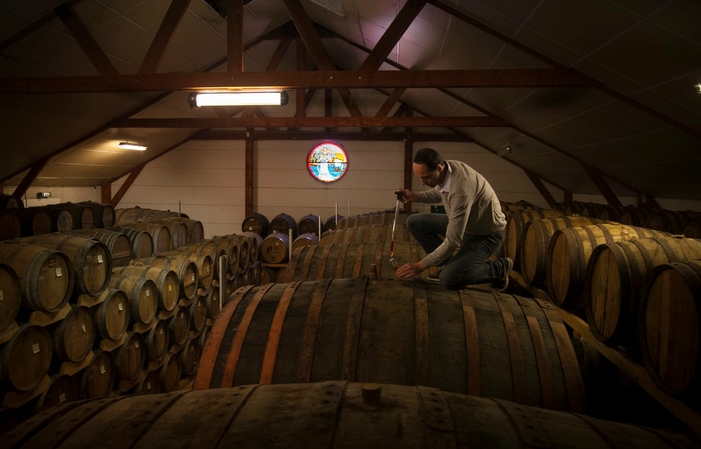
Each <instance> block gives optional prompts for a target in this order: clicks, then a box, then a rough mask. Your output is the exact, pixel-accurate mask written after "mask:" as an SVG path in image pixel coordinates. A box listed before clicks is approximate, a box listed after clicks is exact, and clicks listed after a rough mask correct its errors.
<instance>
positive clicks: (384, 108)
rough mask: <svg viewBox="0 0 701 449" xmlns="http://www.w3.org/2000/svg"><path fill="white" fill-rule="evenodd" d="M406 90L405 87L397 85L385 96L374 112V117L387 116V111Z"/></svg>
mask: <svg viewBox="0 0 701 449" xmlns="http://www.w3.org/2000/svg"><path fill="white" fill-rule="evenodd" d="M405 91H406V89H405V88H403V87H399V88H397V89H394V90H393V91H392V93H391V94H389V96H388V97H387V100H385V102H384V104H383V105H382V106H381V107H380V109H379V110H378V111H377V114H375V117H387V114H389V111H391V110H392V108H393V107H394V105H395V104H397V102H398V101H399V99H400V98H401V96H402V95H403V94H404V92H405Z"/></svg>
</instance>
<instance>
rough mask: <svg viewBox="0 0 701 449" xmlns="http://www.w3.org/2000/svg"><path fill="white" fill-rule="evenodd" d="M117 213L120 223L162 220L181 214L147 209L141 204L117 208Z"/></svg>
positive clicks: (118, 222)
mask: <svg viewBox="0 0 701 449" xmlns="http://www.w3.org/2000/svg"><path fill="white" fill-rule="evenodd" d="M115 213H116V217H117V224H118V225H124V224H125V223H137V222H142V221H148V220H160V219H163V218H168V217H179V216H180V215H179V214H178V213H177V212H171V211H165V210H156V209H146V208H142V207H139V206H136V207H132V208H128V209H117V210H116V211H115Z"/></svg>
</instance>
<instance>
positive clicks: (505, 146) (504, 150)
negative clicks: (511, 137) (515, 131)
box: [497, 140, 514, 157]
mask: <svg viewBox="0 0 701 449" xmlns="http://www.w3.org/2000/svg"><path fill="white" fill-rule="evenodd" d="M513 151H514V144H513V143H511V142H509V141H508V140H503V141H502V142H501V144H500V145H499V149H498V150H497V156H502V157H503V156H506V155H507V154H511V153H512V152H513Z"/></svg>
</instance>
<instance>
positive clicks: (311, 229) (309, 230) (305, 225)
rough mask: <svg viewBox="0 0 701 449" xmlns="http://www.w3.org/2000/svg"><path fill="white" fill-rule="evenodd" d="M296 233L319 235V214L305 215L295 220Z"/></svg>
mask: <svg viewBox="0 0 701 449" xmlns="http://www.w3.org/2000/svg"><path fill="white" fill-rule="evenodd" d="M297 233H298V234H299V235H302V234H314V235H316V236H317V237H318V236H319V216H318V215H313V214H309V215H305V216H304V217H302V218H300V219H299V221H298V222H297Z"/></svg>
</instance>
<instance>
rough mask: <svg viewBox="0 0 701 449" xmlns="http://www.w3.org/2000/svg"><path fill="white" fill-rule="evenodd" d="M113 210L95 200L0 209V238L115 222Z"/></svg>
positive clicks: (65, 230)
mask: <svg viewBox="0 0 701 449" xmlns="http://www.w3.org/2000/svg"><path fill="white" fill-rule="evenodd" d="M114 214H115V212H114V209H113V208H112V207H111V206H109V205H105V204H100V203H94V202H89V201H88V202H83V203H60V204H52V205H48V206H41V207H28V208H14V209H6V210H2V211H0V240H9V239H15V238H18V237H27V236H32V235H41V234H49V233H51V232H68V231H72V230H74V229H91V228H106V227H110V226H113V225H114V222H115V219H114V217H115V215H114Z"/></svg>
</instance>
